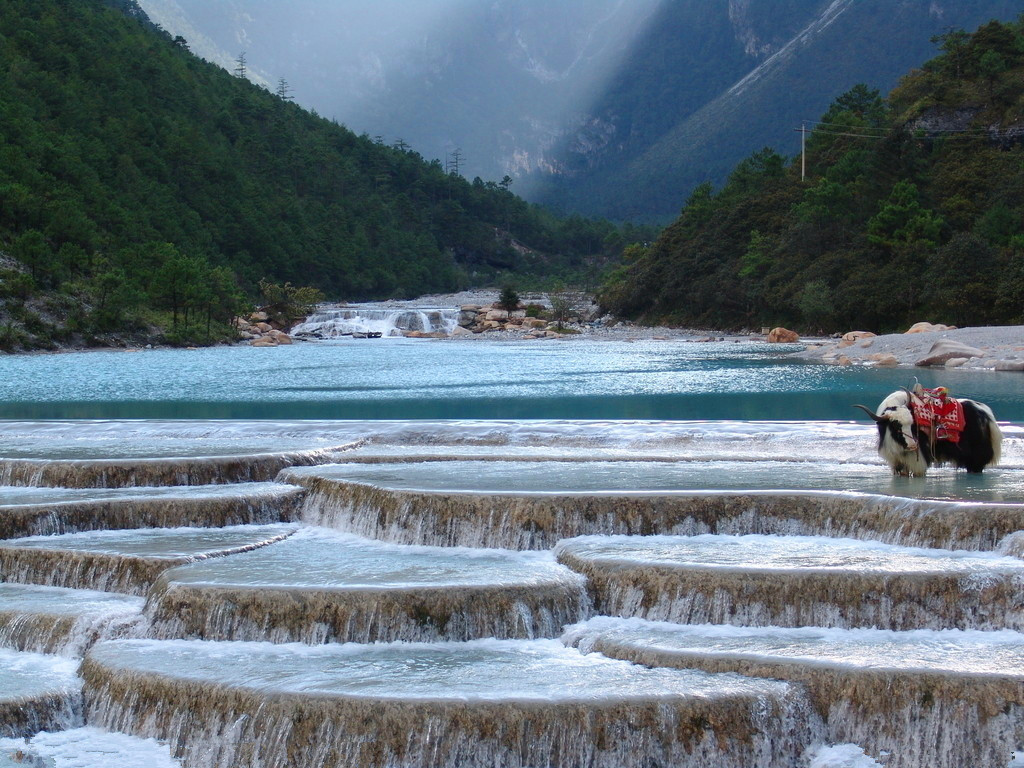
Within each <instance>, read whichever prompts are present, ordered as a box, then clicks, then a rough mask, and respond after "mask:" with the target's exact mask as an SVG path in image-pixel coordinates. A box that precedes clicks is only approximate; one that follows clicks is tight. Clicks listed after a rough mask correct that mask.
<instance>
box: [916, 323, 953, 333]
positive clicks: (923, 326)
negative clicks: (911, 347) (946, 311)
mask: <svg viewBox="0 0 1024 768" xmlns="http://www.w3.org/2000/svg"><path fill="white" fill-rule="evenodd" d="M955 330H956V326H955V325H943V324H942V323H925V322H920V323H914V324H913V325H912V326H910V328H909V330H907V331H906V333H931V332H932V331H955ZM904 335H906V334H904Z"/></svg>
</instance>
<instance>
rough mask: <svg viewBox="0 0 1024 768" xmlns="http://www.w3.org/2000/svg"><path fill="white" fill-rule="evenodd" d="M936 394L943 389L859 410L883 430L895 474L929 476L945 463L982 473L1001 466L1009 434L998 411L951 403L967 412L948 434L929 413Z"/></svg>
mask: <svg viewBox="0 0 1024 768" xmlns="http://www.w3.org/2000/svg"><path fill="white" fill-rule="evenodd" d="M940 389H941V388H940ZM933 391H937V390H920V391H918V390H917V389H915V394H912V393H911V392H910V390H907V389H901V390H900V391H898V392H893V393H892V394H891V395H889V396H888V397H887V398H885V400H883V401H882V402H881V404H880V405H879V406H878V408H877V409H876V410H875V411H871V410H870V409H869V408H867V407H865V406H863V405H855V406H854V407H855V408H861V409H863V410H864V411H865V412H866V413H867V414H868V415H869V416H870V417H871V418H872V419H873V420H874V422H875V423H876V424H877V425H878V455H879V456H881V457H882V459H883V460H884V461H885V462H886V463H887V464H888V465H889V466H890V467H892V471H893V474H896V475H913V476H916V477H923V476H924V474H925V473H926V472H927V471H928V467H930V466H932V465H939V466H941V465H943V464H951V465H953V466H954V467H957V468H958V469H966V470H967V471H968V472H975V473H978V472H981V471H982V470H983V469H984V468H985V467H989V466H994V465H996V464H998V463H999V456H1000V452H1001V450H1002V442H1003V433H1002V432H1001V431H1000V429H999V425H998V424H997V423H996V417H995V416H994V415H993V414H992V409H991V408H989V407H988V406H987V405H985V404H984V403H979V402H977V401H975V400H968V399H966V398H960V399H958V400H956V401H952V400H950V402H952V403H959V405H960V406H961V407H962V411H957V414H958V416H959V419H960V428H959V429H954V430H946V429H944V428H943V424H942V423H941V422H937V421H936V420H935V418H934V412H932V413H931V414H929V412H928V410H927V407H928V401H929V395H931V394H932V392H933ZM943 394H944V390H943ZM942 402H946V401H945V398H943V401H942ZM922 407H923V408H924V410H923V411H922ZM915 411H916V413H915ZM928 415H930V416H931V417H932V418H931V419H929V418H928ZM929 421H930V423H929Z"/></svg>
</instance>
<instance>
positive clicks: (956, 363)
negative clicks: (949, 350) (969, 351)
mask: <svg viewBox="0 0 1024 768" xmlns="http://www.w3.org/2000/svg"><path fill="white" fill-rule="evenodd" d="M970 359H971V358H969V357H951V358H949V360H947V361H946V363H945V365H946V367H947V368H959V367H960V366H961V365H963V364H964V363H966V362H967V361H968V360H970Z"/></svg>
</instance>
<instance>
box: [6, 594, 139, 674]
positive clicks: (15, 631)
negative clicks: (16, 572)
mask: <svg viewBox="0 0 1024 768" xmlns="http://www.w3.org/2000/svg"><path fill="white" fill-rule="evenodd" d="M143 605H144V601H143V599H142V598H139V597H129V596H127V595H117V594H108V593H101V592H91V591H84V590H79V589H61V588H58V587H44V586H38V585H21V584H10V583H3V584H0V646H3V647H4V648H12V649H14V650H18V651H31V652H33V653H52V654H60V655H62V656H72V657H80V656H82V655H84V653H85V651H86V650H87V649H88V648H89V647H90V646H92V644H93V643H96V642H97V641H99V640H118V639H122V638H133V637H145V636H146V632H147V627H148V624H147V622H146V619H145V617H144V616H143V614H142V608H143Z"/></svg>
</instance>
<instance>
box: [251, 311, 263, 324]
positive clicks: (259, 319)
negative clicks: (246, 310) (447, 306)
mask: <svg viewBox="0 0 1024 768" xmlns="http://www.w3.org/2000/svg"><path fill="white" fill-rule="evenodd" d="M249 320H250V321H252V322H254V323H265V322H267V313H266V312H253V313H252V314H251V315H249Z"/></svg>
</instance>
